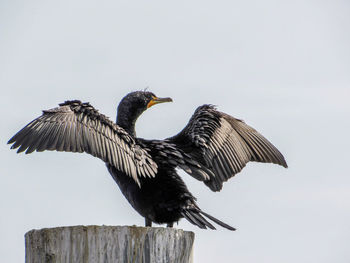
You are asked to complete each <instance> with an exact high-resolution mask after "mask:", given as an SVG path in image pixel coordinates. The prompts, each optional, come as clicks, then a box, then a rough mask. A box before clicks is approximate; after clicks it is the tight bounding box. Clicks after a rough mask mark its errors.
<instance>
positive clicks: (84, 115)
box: [8, 100, 157, 185]
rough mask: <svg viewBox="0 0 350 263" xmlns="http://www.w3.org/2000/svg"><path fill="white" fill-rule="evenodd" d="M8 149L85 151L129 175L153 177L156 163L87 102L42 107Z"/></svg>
mask: <svg viewBox="0 0 350 263" xmlns="http://www.w3.org/2000/svg"><path fill="white" fill-rule="evenodd" d="M8 143H9V144H12V143H13V145H12V147H11V149H15V148H18V147H19V149H18V150H17V152H18V153H20V152H23V151H25V153H31V152H33V151H35V150H36V151H38V152H41V151H44V150H49V151H53V150H56V151H65V152H80V153H81V152H86V153H89V154H91V155H93V156H95V157H98V158H100V159H101V160H103V161H104V162H106V163H109V164H111V165H112V166H114V167H115V168H117V169H118V170H120V171H122V172H124V173H126V174H127V175H129V176H131V177H132V178H133V179H134V180H135V181H136V182H137V183H138V184H139V185H140V183H139V179H138V178H139V177H140V176H144V177H154V176H155V174H156V173H157V165H156V163H155V162H154V161H153V160H152V158H151V156H150V155H149V154H148V153H147V151H146V150H145V149H143V148H142V147H141V146H140V145H138V144H137V143H136V142H135V140H134V139H133V137H131V136H130V135H129V134H128V133H127V132H126V131H125V130H124V129H123V128H121V127H119V126H118V125H116V124H115V123H113V122H112V121H110V120H109V119H108V118H107V117H106V116H104V115H102V114H100V113H99V112H98V111H97V110H96V109H95V108H93V107H92V106H91V105H90V104H89V103H82V102H80V101H77V100H75V101H66V102H65V103H62V104H60V105H59V107H57V108H54V109H50V110H44V111H43V114H42V115H41V116H40V117H38V118H36V119H35V120H33V121H32V122H30V123H29V124H28V125H27V126H25V127H24V128H23V129H22V130H20V131H19V132H18V133H17V134H15V135H14V136H13V137H12V138H11V139H10V140H9V141H8Z"/></svg>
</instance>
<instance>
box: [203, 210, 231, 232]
mask: <svg viewBox="0 0 350 263" xmlns="http://www.w3.org/2000/svg"><path fill="white" fill-rule="evenodd" d="M200 213H201V214H202V215H204V216H206V217H207V218H209V219H210V220H212V221H214V222H215V223H217V224H218V225H220V226H222V227H224V228H226V229H228V230H231V231H235V230H236V228H234V227H232V226H229V225H228V224H226V223H224V222H222V221H220V220H219V219H217V218H215V217H213V216H211V215H208V214H207V213H205V212H203V211H200Z"/></svg>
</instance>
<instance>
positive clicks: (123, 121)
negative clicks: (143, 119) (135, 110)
mask: <svg viewBox="0 0 350 263" xmlns="http://www.w3.org/2000/svg"><path fill="white" fill-rule="evenodd" d="M136 119H137V118H133V117H132V116H128V115H121V116H120V114H118V116H117V125H118V126H120V127H122V128H123V129H124V130H125V131H127V132H128V133H129V134H130V135H131V136H133V137H136V130H135V124H136Z"/></svg>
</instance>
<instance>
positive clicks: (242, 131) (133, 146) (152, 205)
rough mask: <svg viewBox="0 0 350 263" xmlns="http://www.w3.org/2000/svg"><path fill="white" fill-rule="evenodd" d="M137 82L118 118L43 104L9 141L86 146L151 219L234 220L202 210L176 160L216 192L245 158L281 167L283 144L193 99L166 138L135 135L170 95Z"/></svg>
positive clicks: (72, 148)
mask: <svg viewBox="0 0 350 263" xmlns="http://www.w3.org/2000/svg"><path fill="white" fill-rule="evenodd" d="M172 101H173V100H172V99H171V98H169V97H165V98H160V97H157V96H156V95H155V94H154V93H152V92H150V91H147V90H143V91H134V92H130V93H128V94H127V95H126V96H125V97H124V98H123V99H122V100H121V102H120V104H119V105H118V107H117V118H116V122H113V121H111V120H110V119H109V118H108V117H106V116H105V115H103V114H101V113H99V111H98V110H97V109H95V108H94V107H93V106H91V105H90V103H88V102H81V101H80V100H67V101H65V102H63V103H61V104H59V106H58V107H56V108H52V109H49V110H43V112H42V115H41V116H39V117H38V118H36V119H34V120H33V121H32V122H30V123H29V124H27V125H26V126H25V127H24V128H23V129H21V130H20V131H19V132H17V133H16V134H15V135H14V136H13V137H12V138H11V139H10V140H9V141H8V144H12V146H11V149H16V148H18V150H17V153H20V152H24V151H25V153H26V154H29V153H32V152H34V151H37V152H42V151H45V150H48V151H59V152H61V151H64V152H75V153H83V152H84V153H88V154H90V155H92V156H94V157H97V158H99V159H101V160H102V161H103V162H104V163H105V165H106V167H107V169H108V171H109V173H110V174H111V176H112V178H113V179H114V181H115V182H116V183H117V185H118V186H119V188H120V190H121V192H122V193H123V195H124V196H125V197H126V199H127V200H128V202H129V203H130V204H131V206H132V207H133V208H134V209H135V210H136V211H137V212H138V213H139V214H140V215H141V216H142V217H144V219H145V226H146V227H151V226H152V223H155V224H160V225H161V224H166V226H167V227H173V225H174V223H178V222H179V220H180V219H182V218H185V219H186V220H187V221H189V222H190V223H192V224H193V225H196V226H198V227H199V228H201V229H216V227H215V226H214V224H213V222H214V223H215V224H217V225H219V226H221V227H223V228H226V229H228V230H232V231H233V230H235V228H234V227H232V226H230V225H228V224H226V223H224V222H222V221H221V220H219V219H217V218H215V217H213V216H211V215H209V214H208V213H206V212H204V211H202V210H201V209H200V207H199V206H198V205H197V199H196V197H195V196H194V195H192V193H191V192H190V191H189V190H188V188H187V186H186V184H185V183H184V181H183V180H182V178H181V176H180V175H179V174H178V173H177V168H180V169H182V170H184V171H185V172H186V173H187V174H189V175H190V176H192V177H194V178H195V179H197V180H199V181H201V182H203V183H204V184H205V185H206V186H207V187H209V189H210V190H212V191H214V192H217V191H220V190H221V189H222V187H223V183H224V182H226V181H227V180H228V179H230V178H231V177H233V176H234V175H236V174H237V173H239V172H240V171H241V170H242V169H243V168H244V167H245V166H246V164H247V163H248V162H250V161H254V162H262V163H274V164H278V165H281V166H283V167H285V168H287V167H288V166H287V163H286V161H285V158H284V157H283V155H282V154H281V152H280V151H279V150H278V149H277V148H276V147H275V146H274V145H272V143H270V142H269V141H268V140H267V139H266V138H265V137H263V136H262V135H261V134H260V133H259V132H257V131H256V130H255V129H254V128H252V127H250V126H249V125H247V124H246V123H245V122H244V121H243V120H240V119H236V118H234V117H232V116H230V115H228V114H226V113H223V112H220V111H218V110H217V108H216V106H213V105H211V104H204V105H202V106H199V107H198V108H197V109H196V110H195V112H194V114H193V115H192V117H191V118H190V120H189V122H188V123H187V125H186V126H185V127H184V128H183V129H182V130H181V131H180V132H179V133H178V134H176V135H174V136H172V137H169V138H166V139H164V140H148V139H143V138H139V137H137V136H136V131H135V123H136V121H137V119H138V117H139V116H140V115H141V114H142V113H143V112H144V111H145V110H147V109H149V108H150V107H152V106H154V105H156V104H160V103H165V102H172Z"/></svg>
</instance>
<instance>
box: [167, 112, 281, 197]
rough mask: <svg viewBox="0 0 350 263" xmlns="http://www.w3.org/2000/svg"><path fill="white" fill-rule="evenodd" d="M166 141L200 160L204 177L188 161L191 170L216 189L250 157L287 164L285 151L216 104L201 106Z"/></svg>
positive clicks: (265, 161)
mask: <svg viewBox="0 0 350 263" xmlns="http://www.w3.org/2000/svg"><path fill="white" fill-rule="evenodd" d="M166 141H167V142H170V143H173V144H175V145H176V146H177V147H178V148H179V149H181V150H182V151H184V152H185V153H186V154H187V155H189V156H190V157H192V158H193V159H196V161H198V162H199V163H200V165H201V168H200V169H201V170H202V172H203V176H202V177H201V176H200V174H201V173H199V172H197V173H195V172H194V171H195V170H196V169H198V168H196V169H194V168H193V167H191V166H188V165H187V166H186V169H187V172H188V171H189V172H188V173H189V174H190V175H192V176H193V177H195V178H196V179H199V180H202V181H204V183H205V184H206V185H207V186H208V187H210V189H211V190H213V191H220V190H221V188H222V184H223V182H225V181H227V180H228V179H229V178H231V177H233V176H234V175H235V174H237V173H239V172H240V171H241V170H242V169H243V168H244V167H245V166H246V164H247V163H248V162H249V161H256V162H264V163H275V164H279V165H282V166H284V167H287V163H286V161H285V159H284V157H283V155H282V154H281V153H280V152H279V151H278V149H277V148H276V147H275V146H273V145H272V144H271V143H270V142H269V141H268V140H267V139H266V138H265V137H263V136H262V135H261V134H260V133H258V132H257V131H256V130H255V129H253V128H252V127H250V126H248V125H247V124H246V123H244V122H243V121H241V120H238V119H235V118H233V117H232V116H230V115H227V114H225V113H222V112H219V111H217V110H216V109H215V107H214V106H212V105H203V106H201V107H199V108H198V109H197V110H196V111H195V113H194V114H193V116H192V117H191V119H190V121H189V123H188V124H187V126H186V127H185V128H184V129H183V130H182V131H181V132H180V133H179V134H178V135H176V136H174V137H171V138H168V139H167V140H166ZM209 171H210V172H209Z"/></svg>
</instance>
